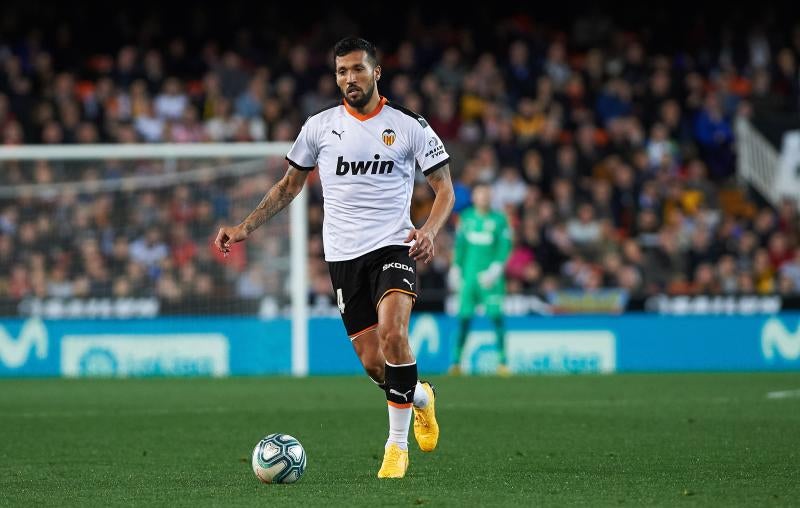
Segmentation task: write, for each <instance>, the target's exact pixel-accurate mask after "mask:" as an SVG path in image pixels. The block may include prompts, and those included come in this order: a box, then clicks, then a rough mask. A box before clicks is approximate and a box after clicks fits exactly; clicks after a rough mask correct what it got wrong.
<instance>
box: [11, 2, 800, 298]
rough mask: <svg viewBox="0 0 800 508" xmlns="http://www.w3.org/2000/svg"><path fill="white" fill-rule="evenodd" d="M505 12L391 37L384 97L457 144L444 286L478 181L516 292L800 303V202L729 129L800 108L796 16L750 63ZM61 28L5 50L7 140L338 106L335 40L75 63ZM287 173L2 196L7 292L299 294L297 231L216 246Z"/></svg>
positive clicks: (420, 205) (317, 271) (255, 134)
mask: <svg viewBox="0 0 800 508" xmlns="http://www.w3.org/2000/svg"><path fill="white" fill-rule="evenodd" d="M497 22H498V25H499V26H506V27H508V26H512V27H513V29H507V30H506V31H505V32H503V35H498V36H497V40H495V41H494V43H493V44H492V45H491V47H490V48H486V49H482V48H481V47H476V46H475V45H474V44H472V41H471V39H470V37H469V33H470V31H469V27H467V26H457V27H454V28H452V29H451V30H450V31H449V32H445V33H440V32H437V34H434V35H430V36H429V37H424V38H420V37H415V35H416V34H417V33H418V32H417V31H418V30H419V28H418V27H414V26H411V25H409V26H408V27H407V33H406V37H401V38H399V39H398V40H396V41H394V42H393V43H392V44H385V45H382V46H381V47H380V50H381V54H380V62H381V65H382V67H383V77H382V79H381V81H380V83H379V87H380V91H381V93H382V95H385V96H386V97H388V98H389V99H390V100H393V101H396V102H399V103H401V104H403V105H405V106H406V107H407V108H409V109H411V110H414V111H416V112H418V113H420V114H422V115H423V116H424V117H425V118H426V119H427V120H428V122H429V123H430V124H431V126H432V127H433V128H434V129H435V130H436V132H437V133H438V134H439V135H440V136H441V138H442V139H443V141H444V142H445V144H446V146H447V148H448V150H449V151H450V152H451V154H452V156H453V163H452V169H453V174H454V184H455V189H456V195H457V201H456V207H455V211H454V215H453V220H452V221H451V223H450V224H449V227H448V230H447V231H444V232H443V233H442V234H440V235H439V237H438V238H437V243H438V246H437V252H438V253H439V255H438V256H437V258H436V259H435V260H434V261H433V262H432V263H431V264H430V265H428V266H420V267H419V272H420V277H421V287H422V290H423V291H431V292H433V293H436V292H438V293H439V294H444V292H445V291H446V274H447V271H448V268H449V262H450V259H449V254H448V253H449V252H450V247H451V244H452V233H453V228H454V227H455V225H456V223H457V218H458V213H459V212H460V211H461V210H463V209H464V208H465V207H467V206H469V200H470V188H471V186H472V185H474V184H475V183H477V182H489V183H490V184H491V186H492V190H493V206H494V207H495V208H497V209H499V210H503V211H504V212H505V213H506V214H507V216H508V218H509V220H510V222H511V224H512V226H513V230H514V234H515V238H514V248H513V251H512V254H511V257H510V259H509V261H508V263H507V265H506V275H507V280H508V289H509V291H510V292H512V293H531V294H544V293H547V292H549V291H552V290H557V289H561V288H572V289H584V290H593V289H598V288H605V287H620V288H624V289H626V290H628V291H629V292H630V294H631V295H634V296H647V295H652V294H657V293H671V294H737V293H748V294H752V293H759V294H769V293H781V294H791V293H796V292H800V230H799V228H800V223H799V222H798V216H797V213H798V208H797V203H795V202H791V201H786V202H784V203H783V204H781V205H780V206H778V207H771V206H769V205H768V204H766V203H765V202H764V201H762V200H760V199H758V196H757V195H754V194H753V193H751V192H748V191H747V190H746V189H742V188H741V187H740V186H739V184H738V182H737V181H736V179H735V150H734V141H735V140H734V135H735V134H734V122H735V120H736V118H738V117H751V116H752V115H754V114H767V115H768V114H771V113H795V114H797V113H798V112H799V111H800V71H798V62H800V25H799V26H798V27H797V28H795V29H794V30H793V31H790V32H789V33H787V34H783V35H782V37H780V38H776V37H774V36H773V35H769V34H768V33H767V32H766V31H764V30H760V29H757V28H754V29H753V30H751V31H750V32H749V33H745V34H741V36H740V37H739V39H741V40H742V41H744V42H743V47H744V48H745V49H744V51H743V52H742V51H738V52H734V51H733V50H732V47H733V46H729V45H726V42H725V40H723V41H722V42H719V41H715V43H716V42H719V44H717V48H716V49H715V51H714V52H712V53H711V54H709V53H708V52H701V51H700V50H699V49H698V50H697V52H695V53H693V52H691V51H684V50H681V51H679V50H677V49H676V50H673V51H671V52H669V51H668V52H663V51H655V50H652V49H650V48H649V46H648V44H647V31H646V29H644V28H643V29H642V30H640V31H622V30H614V29H613V27H610V28H608V30H607V32H605V33H601V34H599V35H597V34H595V36H594V37H593V38H588V39H587V36H586V34H585V33H584V32H583V31H582V30H584V31H586V30H589V28H588V26H589V25H586V26H584V25H581V24H580V23H576V24H575V25H574V26H573V27H571V28H569V29H567V30H557V29H555V28H552V27H547V26H541V25H536V24H534V23H526V22H525V17H524V16H515V17H510V18H507V19H506V18H503V19H499V20H497ZM581 27H583V28H581ZM364 28H365V30H364V31H363V32H361V33H362V34H363V35H364V36H365V37H367V38H369V37H370V33H369V30H366V28H367V27H364ZM594 28H596V27H594ZM498 33H499V32H498ZM61 35H63V34H61ZM342 35H346V34H342ZM58 36H59V34H56V37H55V38H50V37H44V36H43V35H42V32H40V31H37V30H31V31H30V33H28V34H26V35H25V36H24V37H22V38H20V39H19V40H14V41H9V42H8V43H7V44H4V43H3V42H0V141H2V143H3V144H4V145H17V144H39V143H41V144H62V143H63V144H76V143H133V142H142V143H162V142H173V143H202V142H227V141H291V140H293V139H294V136H295V135H296V134H297V132H298V131H299V128H300V126H301V125H302V123H303V121H304V119H305V118H306V117H307V116H308V115H310V114H312V113H313V112H315V111H316V110H318V109H320V108H322V107H324V106H325V105H327V104H330V103H332V102H335V101H337V100H340V97H341V96H340V93H339V91H338V89H337V88H336V85H335V81H334V76H333V72H332V62H333V57H332V54H331V51H330V50H331V46H332V42H333V41H331V44H327V45H323V44H318V43H317V44H314V45H312V44H309V43H306V42H304V40H306V39H304V38H303V37H300V36H299V35H298V37H297V38H296V40H288V39H287V40H286V41H285V44H284V45H283V46H281V47H280V48H279V50H278V51H276V52H275V55H272V56H271V57H270V58H266V57H264V56H263V50H261V49H259V48H258V47H255V46H253V45H247V44H246V40H245V42H242V41H241V40H239V41H238V44H237V45H236V46H231V47H226V46H225V45H224V44H220V43H219V42H218V41H215V40H209V41H208V42H207V43H206V44H204V45H201V47H190V45H189V44H188V43H187V41H186V40H184V39H182V38H180V37H175V38H167V39H166V41H165V42H163V43H161V44H156V45H143V44H137V43H135V42H132V43H128V44H122V45H120V46H119V47H113V48H111V47H102V46H101V45H100V44H98V47H97V48H95V51H93V52H91V53H87V54H85V55H77V56H76V55H71V56H70V57H69V58H67V57H66V56H65V54H64V51H63V47H62V46H60V45H59V44H58V41H59V39H58ZM67 36H68V34H67ZM239 39H242V38H241V37H240V38H239ZM245 39H246V38H245ZM739 39H736V41H738V40H739ZM734 42H735V41H734ZM731 44H733V42H731ZM690 49H691V48H690ZM737 55H738V56H737ZM742 55H744V56H742ZM65 61H66V62H68V64H65ZM281 164H282V163H278V162H276V161H272V164H271V165H270V171H269V172H267V171H265V172H264V174H260V175H252V176H248V177H245V178H241V179H232V178H226V179H220V180H209V181H205V182H203V183H200V184H198V183H193V184H183V185H176V186H170V187H165V188H161V189H153V190H140V191H136V192H133V191H131V192H115V193H109V192H91V191H89V190H87V191H86V192H80V191H79V192H71V193H59V194H54V195H49V196H45V197H42V196H39V195H36V196H33V197H31V196H27V197H26V196H24V195H19V196H15V197H14V198H13V199H12V198H4V199H2V200H0V266H2V267H3V270H2V272H0V297H4V298H11V299H21V298H25V297H29V296H39V297H46V296H58V297H70V296H111V295H114V296H151V295H156V296H160V297H163V298H167V299H172V300H180V299H181V298H186V297H189V296H191V297H196V296H201V297H203V296H207V297H218V296H239V297H244V298H256V297H260V296H262V295H264V294H273V293H281V292H284V291H285V289H286V285H287V281H286V279H285V275H281V274H285V270H284V268H285V262H286V260H285V256H286V251H285V246H284V242H285V241H286V240H287V239H288V230H287V229H286V225H285V222H284V223H281V222H276V224H275V225H273V226H270V227H272V228H273V229H272V230H269V231H259V232H258V233H256V237H257V239H256V240H255V241H253V242H251V244H250V245H249V246H248V247H247V248H242V249H240V250H239V251H238V254H237V253H236V252H235V253H234V254H233V255H232V256H230V257H228V258H223V257H221V256H219V255H218V253H215V252H213V251H212V249H211V245H210V244H211V240H212V238H213V235H214V234H215V233H216V229H217V228H218V226H219V225H220V224H221V223H226V224H230V223H236V222H237V221H239V220H241V219H242V218H244V216H245V215H246V214H247V213H248V212H249V210H250V209H251V208H252V205H254V204H255V203H257V202H258V199H260V197H261V195H263V193H264V192H266V190H267V189H268V188H269V185H270V184H271V183H272V182H274V181H275V179H276V178H277V177H278V176H280V174H281V172H282V170H283V168H284V167H283V166H282V165H281ZM0 167H2V170H1V171H0V186H2V187H8V186H15V185H23V184H30V183H35V184H48V183H53V182H61V181H82V182H84V183H86V184H87V189H89V188H90V187H91V185H90V184H91V182H92V181H96V180H109V179H114V178H120V177H122V176H130V175H147V174H151V175H152V176H153V178H158V177H159V175H160V174H161V173H162V172H164V171H168V168H166V167H165V166H164V164H163V163H162V162H160V161H152V160H151V161H138V162H136V161H134V162H129V163H120V162H119V161H93V162H91V163H88V162H86V163H82V164H73V165H69V164H65V163H62V162H58V161H49V162H48V161H40V162H36V163H30V162H24V163H23V162H13V161H11V162H9V161H4V162H0ZM414 198H415V199H414V203H413V206H412V210H411V213H412V220H413V221H414V223H415V224H418V225H419V224H421V223H423V222H424V220H425V217H426V216H427V213H428V211H429V210H430V206H431V203H432V201H433V194H432V191H431V189H430V188H429V187H428V185H427V183H426V182H425V180H424V178H423V177H421V176H420V178H419V179H418V181H417V183H416V187H415V191H414ZM320 200H321V198H320V197H319V192H312V206H311V209H310V213H309V215H310V220H311V227H310V254H311V261H310V266H309V270H310V277H311V284H312V291H313V292H315V293H317V294H319V295H328V294H330V292H331V289H330V282H329V279H328V275H327V268H326V266H325V264H324V262H323V258H322V245H321V240H320V230H321V220H322V211H321V203H320ZM276 265H278V266H276Z"/></svg>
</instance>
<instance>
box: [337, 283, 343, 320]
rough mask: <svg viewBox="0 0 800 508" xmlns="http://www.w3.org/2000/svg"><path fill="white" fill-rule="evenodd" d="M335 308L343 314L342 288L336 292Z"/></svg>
mask: <svg viewBox="0 0 800 508" xmlns="http://www.w3.org/2000/svg"><path fill="white" fill-rule="evenodd" d="M336 306H337V307H339V312H341V313H342V314H344V297H343V296H342V288H339V289H337V290H336Z"/></svg>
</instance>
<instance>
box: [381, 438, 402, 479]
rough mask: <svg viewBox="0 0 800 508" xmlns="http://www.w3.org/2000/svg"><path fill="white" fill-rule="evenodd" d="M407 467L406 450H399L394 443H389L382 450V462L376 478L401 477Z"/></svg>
mask: <svg viewBox="0 0 800 508" xmlns="http://www.w3.org/2000/svg"><path fill="white" fill-rule="evenodd" d="M406 469H408V450H401V449H400V447H399V446H397V445H396V444H390V445H389V446H387V447H386V449H385V450H384V452H383V464H381V470H380V471H378V478H402V477H404V476H405V475H406Z"/></svg>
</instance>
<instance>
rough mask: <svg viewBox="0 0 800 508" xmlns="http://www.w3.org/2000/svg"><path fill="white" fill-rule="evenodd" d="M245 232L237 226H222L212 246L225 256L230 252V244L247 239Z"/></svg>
mask: <svg viewBox="0 0 800 508" xmlns="http://www.w3.org/2000/svg"><path fill="white" fill-rule="evenodd" d="M247 235H248V233H247V230H245V228H243V227H242V226H241V224H240V225H238V226H223V227H221V228H219V233H217V238H216V239H215V240H214V245H215V246H216V247H217V248H218V249H219V251H220V252H222V253H223V254H225V255H226V256H227V255H228V253H229V252H230V251H231V244H234V243H236V242H241V241H242V240H244V239H246V238H247Z"/></svg>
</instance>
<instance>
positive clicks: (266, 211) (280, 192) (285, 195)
mask: <svg viewBox="0 0 800 508" xmlns="http://www.w3.org/2000/svg"><path fill="white" fill-rule="evenodd" d="M291 171H292V170H291V169H289V171H287V172H286V176H284V177H283V178H281V180H280V181H278V183H276V184H275V185H273V186H272V188H271V189H270V190H269V192H267V194H266V195H265V196H264V199H262V200H261V202H260V203H259V204H258V206H257V207H256V208H255V210H253V211H252V212H250V215H248V216H247V218H246V219H245V220H243V221H242V225H243V226H244V229H245V231H247V234H248V235H249V234H250V233H252V232H253V231H254V230H255V229H256V228H258V227H259V226H261V225H262V224H264V223H265V222H267V221H268V220H270V219H271V218H272V217H273V216H274V215H275V214H276V213H278V212H280V211H281V210H283V209H284V208H286V205H288V204H289V203H290V202H291V201H292V200H293V199H294V197H295V196H296V195H297V192H299V191H293V190H291V189H290V188H289V180H288V177H289V176H290V173H291Z"/></svg>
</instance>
